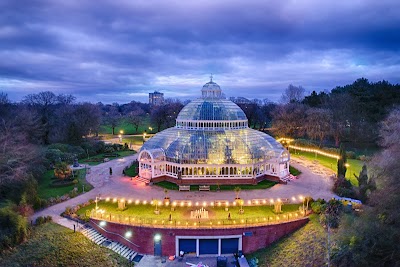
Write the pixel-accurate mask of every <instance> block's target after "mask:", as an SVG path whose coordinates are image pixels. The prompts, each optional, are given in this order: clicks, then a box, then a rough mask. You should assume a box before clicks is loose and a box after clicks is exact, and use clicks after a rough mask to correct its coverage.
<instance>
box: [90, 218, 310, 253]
mask: <svg viewBox="0 0 400 267" xmlns="http://www.w3.org/2000/svg"><path fill="white" fill-rule="evenodd" d="M99 222H100V220H95V219H92V220H91V222H90V224H91V225H92V226H93V227H94V228H95V229H97V230H98V231H99V232H100V233H102V234H103V235H104V236H106V237H107V238H110V239H112V240H116V241H118V242H120V243H122V244H124V245H126V246H128V247H130V248H132V249H133V250H135V251H137V252H139V253H144V254H154V241H153V238H154V235H155V234H160V235H161V240H162V241H161V244H162V254H163V255H165V256H167V255H174V254H175V236H185V235H186V236H223V235H243V233H244V232H252V236H243V252H244V253H250V252H253V251H256V250H258V249H261V248H264V247H266V246H268V245H270V244H271V243H273V242H274V241H276V240H278V239H279V238H281V237H283V236H285V235H287V234H289V233H291V232H293V231H295V230H297V229H298V228H300V227H302V226H303V225H305V224H306V223H307V222H308V218H303V219H299V220H297V221H291V222H285V223H281V224H275V225H266V226H256V227H246V228H229V229H175V228H173V229H172V228H171V229H169V228H153V227H139V226H131V225H124V224H117V223H110V222H107V225H106V226H105V227H103V228H104V229H105V230H107V231H109V232H113V233H118V234H120V235H121V236H124V234H125V233H126V232H127V231H132V233H133V235H132V237H131V238H130V239H129V240H130V241H131V242H133V243H134V244H137V245H139V247H137V246H135V245H133V244H131V243H130V242H128V241H127V240H125V239H124V238H123V237H120V236H117V235H115V234H110V233H107V232H105V231H104V230H103V229H101V228H100V227H99V226H98V224H99Z"/></svg>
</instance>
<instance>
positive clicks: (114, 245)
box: [81, 226, 137, 260]
mask: <svg viewBox="0 0 400 267" xmlns="http://www.w3.org/2000/svg"><path fill="white" fill-rule="evenodd" d="M81 233H82V234H83V235H84V236H86V237H87V238H88V239H90V240H91V241H93V242H94V243H96V244H97V245H101V244H102V243H103V242H104V241H106V240H109V239H107V238H106V237H105V236H103V235H102V234H100V233H99V232H98V231H96V230H95V229H93V228H92V227H89V226H85V228H84V230H82V232H81ZM109 241H110V244H109V245H108V246H107V248H108V249H111V250H112V251H114V252H116V253H118V254H119V255H121V256H122V257H125V258H126V259H128V260H133V258H134V257H135V256H136V255H137V252H136V251H134V250H132V249H131V248H129V247H128V246H125V245H123V244H121V243H119V242H116V241H112V240H109Z"/></svg>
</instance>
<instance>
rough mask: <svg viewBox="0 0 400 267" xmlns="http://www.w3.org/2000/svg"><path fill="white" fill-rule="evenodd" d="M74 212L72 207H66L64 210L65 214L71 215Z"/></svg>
mask: <svg viewBox="0 0 400 267" xmlns="http://www.w3.org/2000/svg"><path fill="white" fill-rule="evenodd" d="M71 213H72V208H71V207H69V206H68V207H65V211H64V214H65V215H70V214H71Z"/></svg>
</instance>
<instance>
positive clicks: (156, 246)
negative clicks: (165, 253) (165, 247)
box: [154, 239, 162, 256]
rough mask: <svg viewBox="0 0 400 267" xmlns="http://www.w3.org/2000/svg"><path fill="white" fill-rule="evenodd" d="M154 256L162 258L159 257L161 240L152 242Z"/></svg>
mask: <svg viewBox="0 0 400 267" xmlns="http://www.w3.org/2000/svg"><path fill="white" fill-rule="evenodd" d="M154 256H162V255H161V239H160V240H154Z"/></svg>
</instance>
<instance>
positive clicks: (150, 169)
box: [139, 79, 290, 180]
mask: <svg viewBox="0 0 400 267" xmlns="http://www.w3.org/2000/svg"><path fill="white" fill-rule="evenodd" d="M289 160H290V155H289V153H288V151H287V150H286V149H285V148H283V147H282V145H281V144H280V143H279V142H277V141H276V140H275V139H274V138H272V137H271V136H269V135H267V134H265V133H263V132H260V131H256V130H253V129H251V128H249V127H248V120H247V117H246V115H245V114H244V112H243V110H241V109H240V107H238V106H237V105H236V104H235V103H233V102H232V101H229V100H226V99H223V98H222V93H221V88H220V87H219V85H218V84H216V83H215V82H213V81H212V79H211V81H210V82H208V83H206V84H205V85H204V86H203V89H202V97H201V98H199V99H196V100H194V101H192V102H190V103H189V104H187V105H186V106H185V107H184V108H183V109H182V111H181V112H180V113H179V115H178V117H177V120H176V125H175V127H172V128H169V129H166V130H164V131H162V132H160V133H158V134H156V135H155V136H153V137H152V138H151V139H149V140H148V141H147V142H146V143H145V144H144V145H143V146H142V148H141V150H140V153H139V175H140V176H141V177H144V178H148V179H151V178H155V177H161V176H169V177H172V178H176V179H190V180H193V179H210V180H211V179H212V180H218V179H230V178H235V179H253V178H257V177H260V176H263V175H270V176H275V177H278V178H284V177H286V176H287V175H288V174H289Z"/></svg>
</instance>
